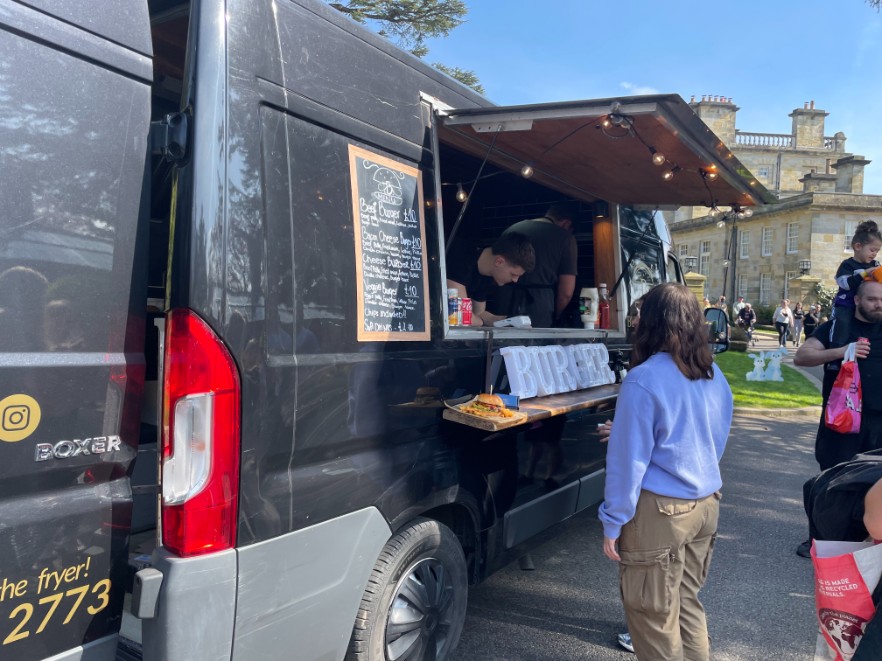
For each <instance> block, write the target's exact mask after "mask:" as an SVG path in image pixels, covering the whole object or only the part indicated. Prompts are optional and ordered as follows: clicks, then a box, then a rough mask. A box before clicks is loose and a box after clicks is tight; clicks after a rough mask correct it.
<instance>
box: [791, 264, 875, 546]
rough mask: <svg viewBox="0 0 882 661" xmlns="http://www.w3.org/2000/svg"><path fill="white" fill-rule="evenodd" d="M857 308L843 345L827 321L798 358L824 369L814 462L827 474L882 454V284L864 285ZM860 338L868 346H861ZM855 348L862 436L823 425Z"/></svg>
mask: <svg viewBox="0 0 882 661" xmlns="http://www.w3.org/2000/svg"><path fill="white" fill-rule="evenodd" d="M854 304H855V310H854V319H852V320H851V323H850V325H849V328H848V333H847V336H846V337H845V338H842V339H840V336H841V335H842V334H841V333H838V332H837V331H836V328H835V324H836V323H837V321H836V319H833V320H831V321H827V322H825V323H823V324H821V325H820V326H818V329H817V331H815V334H814V335H813V336H812V337H810V338H808V339H807V340H806V341H805V342H804V343H803V345H802V346H801V347H800V348H799V350H798V351H797V352H796V355H795V356H794V357H793V364H794V365H797V366H799V367H815V366H817V365H824V366H825V368H824V384H823V388H822V391H821V395H822V398H823V406H822V407H821V422H820V424H819V425H818V434H817V436H816V438H815V459H817V461H818V464H819V465H820V467H821V470H822V471H823V470H826V469H828V468H830V467H832V466H835V465H836V464H840V463H842V462H844V461H848V460H849V459H851V457H853V456H854V455H856V454H858V453H859V452H867V451H869V450H876V449H879V448H882V284H880V283H878V282H875V281H872V280H867V281H864V282H862V283H861V284H860V285H859V286H858V288H857V291H856V292H855V296H854ZM858 338H861V339H862V340H866V341H860V342H858V341H857V340H858ZM852 342H854V343H855V355H856V356H857V364H858V369H859V370H860V375H861V394H862V399H861V429H860V432H859V433H857V434H840V433H838V432H835V431H833V430H832V429H828V428H827V426H826V425H825V424H824V410H825V409H826V406H827V400H828V398H829V397H830V391H831V390H832V389H833V383H834V382H835V381H836V375H837V374H838V373H839V366H840V365H841V363H842V358H843V356H845V350H846V348H847V347H848V345H849V344H850V343H852ZM810 551H811V540H810V539H809V540H808V541H805V542H803V543H802V544H800V545H799V547H798V548H797V549H796V553H797V554H798V555H800V556H802V557H804V558H808V557H810Z"/></svg>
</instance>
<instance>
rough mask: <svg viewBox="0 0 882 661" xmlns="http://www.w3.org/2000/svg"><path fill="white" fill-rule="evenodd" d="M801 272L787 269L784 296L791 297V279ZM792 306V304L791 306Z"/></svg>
mask: <svg viewBox="0 0 882 661" xmlns="http://www.w3.org/2000/svg"><path fill="white" fill-rule="evenodd" d="M798 275H799V273H797V272H796V271H785V273H784V298H790V281H791V280H793V278H795V277H796V276H798ZM791 307H792V306H791Z"/></svg>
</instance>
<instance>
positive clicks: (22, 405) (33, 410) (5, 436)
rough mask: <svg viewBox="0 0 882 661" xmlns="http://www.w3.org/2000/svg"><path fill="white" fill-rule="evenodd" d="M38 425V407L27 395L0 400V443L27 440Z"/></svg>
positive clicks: (35, 401)
mask: <svg viewBox="0 0 882 661" xmlns="http://www.w3.org/2000/svg"><path fill="white" fill-rule="evenodd" d="M39 424H40V405H39V404H38V403H37V400H35V399H34V398H33V397H31V396H29V395H23V394H18V395H10V396H9V397H6V398H4V399H3V400H0V441H6V442H7V443H15V442H16V441H20V440H22V439H23V438H27V437H28V436H30V435H31V434H33V433H34V431H35V430H36V429H37V426H38V425H39Z"/></svg>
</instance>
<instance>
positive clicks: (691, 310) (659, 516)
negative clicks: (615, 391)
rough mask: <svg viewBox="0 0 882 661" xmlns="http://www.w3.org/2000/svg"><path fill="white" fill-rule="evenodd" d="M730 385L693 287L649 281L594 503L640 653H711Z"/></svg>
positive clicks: (685, 658) (680, 656) (672, 659)
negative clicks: (705, 597)
mask: <svg viewBox="0 0 882 661" xmlns="http://www.w3.org/2000/svg"><path fill="white" fill-rule="evenodd" d="M731 422H732V391H731V390H730V389H729V384H728V383H727V382H726V379H725V377H724V376H723V374H722V372H721V371H720V370H719V369H718V368H717V366H716V365H715V364H714V362H713V356H712V354H711V351H710V348H709V346H708V333H707V331H706V330H705V324H704V318H703V316H702V312H701V309H700V307H699V304H698V301H697V299H696V298H695V295H694V294H693V293H692V292H690V291H689V290H688V289H687V288H686V287H684V286H683V285H679V284H676V283H667V284H663V285H659V286H658V287H655V288H654V289H652V290H651V291H650V292H649V293H648V294H647V295H646V297H645V298H644V301H643V305H642V306H641V308H640V324H639V326H638V327H637V330H636V332H635V336H634V348H633V351H632V354H631V369H630V371H629V372H628V376H627V377H626V378H625V380H624V382H623V383H622V388H621V391H620V393H619V399H618V404H617V405H616V416H615V424H614V425H613V426H612V433H611V435H610V440H609V450H608V451H607V460H606V489H605V492H604V502H603V504H601V506H600V520H601V521H602V522H603V531H604V541H603V552H604V553H605V554H606V555H607V557H609V558H610V559H612V560H615V561H617V562H618V563H619V580H620V584H621V593H622V602H623V605H624V608H625V616H626V618H627V621H628V630H629V631H630V633H631V638H632V640H633V644H634V651H635V652H636V653H637V658H638V659H647V660H649V659H651V660H653V661H655V660H656V659H665V660H666V661H708V659H709V658H710V650H709V643H708V635H707V621H706V618H705V613H704V607H703V606H702V605H701V602H700V601H699V600H698V591H699V590H700V589H701V587H702V585H703V584H704V581H705V579H706V577H707V571H708V567H709V566H710V558H711V553H712V551H713V545H714V540H715V538H716V532H717V519H718V516H719V509H720V504H719V501H720V488H721V487H722V484H723V483H722V479H721V478H720V468H719V462H720V458H721V457H722V455H723V449H724V448H725V446H726V439H727V437H728V435H729V426H730V424H731Z"/></svg>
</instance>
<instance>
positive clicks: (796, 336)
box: [790, 302, 805, 347]
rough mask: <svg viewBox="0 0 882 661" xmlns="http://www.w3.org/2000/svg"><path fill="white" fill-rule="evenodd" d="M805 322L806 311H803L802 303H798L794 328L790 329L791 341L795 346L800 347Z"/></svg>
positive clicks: (794, 314)
mask: <svg viewBox="0 0 882 661" xmlns="http://www.w3.org/2000/svg"><path fill="white" fill-rule="evenodd" d="M804 321H805V310H803V309H802V303H799V302H797V303H796V305H795V306H794V308H793V326H792V327H791V329H790V340H791V341H792V342H793V346H796V347H798V346H799V342H800V341H801V339H802V328H803V322H804Z"/></svg>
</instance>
